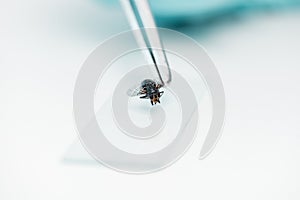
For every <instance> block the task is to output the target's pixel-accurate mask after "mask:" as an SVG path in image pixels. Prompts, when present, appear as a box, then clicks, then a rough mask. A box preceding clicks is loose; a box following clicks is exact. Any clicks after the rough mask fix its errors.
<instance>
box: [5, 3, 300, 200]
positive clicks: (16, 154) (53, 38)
mask: <svg viewBox="0 0 300 200" xmlns="http://www.w3.org/2000/svg"><path fill="white" fill-rule="evenodd" d="M111 21H114V26H110V24H111ZM119 21H120V25H118V22H119ZM299 23H300V13H299V11H294V12H293V13H277V14H276V13H274V14H270V15H261V16H257V17H255V18H249V19H244V20H240V21H238V22H235V23H232V24H226V25H225V26H224V27H220V28H216V30H214V31H213V32H212V33H211V34H210V35H209V36H206V38H203V37H200V36H199V37H198V36H197V34H195V32H194V33H193V36H194V37H195V38H196V39H197V40H198V41H200V42H201V43H202V44H203V45H204V46H205V47H206V48H207V50H208V52H209V54H210V55H211V56H212V58H213V59H214V60H215V63H216V65H217V66H218V69H219V71H220V74H221V76H222V78H223V81H224V86H225V89H226V95H227V105H228V106H227V120H226V125H225V127H224V133H223V137H222V138H221V140H220V141H219V143H218V145H217V148H216V149H215V150H214V152H213V153H212V154H211V155H210V156H209V157H208V158H206V159H205V160H203V161H198V160H197V156H198V153H199V150H200V147H199V146H197V145H193V146H192V148H191V149H190V151H189V152H188V153H187V154H186V156H184V157H183V158H182V159H181V160H180V161H179V162H177V163H176V164H175V165H173V166H172V167H170V168H168V169H167V170H164V171H161V172H158V173H155V174H149V175H143V176H132V175H126V174H120V173H117V172H114V171H111V170H107V169H106V168H103V167H99V166H98V165H92V164H91V165H87V164H84V163H80V164H79V163H76V164H70V163H65V162H62V157H63V155H64V153H65V151H66V150H67V148H68V147H69V145H70V144H71V143H72V142H73V140H74V139H75V138H76V133H75V129H74V124H73V118H72V91H73V84H74V81H75V78H76V74H77V71H78V70H79V67H80V64H81V63H82V61H83V60H84V59H85V58H86V56H87V55H88V54H89V52H90V50H91V49H93V48H94V47H95V46H96V44H98V43H99V42H100V41H102V40H103V39H105V38H107V37H108V36H110V35H111V34H113V33H118V32H119V31H122V30H125V29H127V28H128V26H127V25H126V24H125V21H124V17H123V16H122V15H121V14H118V13H117V11H114V10H109V9H104V8H101V7H100V6H98V5H97V4H95V2H93V1H91V2H89V1H79V0H76V1H69V2H66V1H49V2H46V1H44V2H42V1H36V2H34V1H24V2H23V1H7V2H2V3H1V6H0V55H1V56H0V92H1V93H0V95H1V97H0V158H1V161H0V164H1V166H0V169H1V170H0V199H5V200H10V199H30V200H34V199H51V200H52V199H74V200H75V199H132V200H134V199H145V200H148V199H149V200H150V199H151V200H153V199H232V200H233V199H251V200H252V199H264V200H265V199H272V200H275V199H299V198H300V192H299V191H300V183H299V182H300V181H299V179H300V174H299V173H300V172H299V167H300V156H299V154H300V136H299V132H300V131H299V130H300V128H299V119H300V117H299V113H300V105H299V101H300V94H299V91H300V79H299V76H300V69H299V65H300V60H299V52H300V45H299V44H300V37H299V35H300V26H299Z"/></svg>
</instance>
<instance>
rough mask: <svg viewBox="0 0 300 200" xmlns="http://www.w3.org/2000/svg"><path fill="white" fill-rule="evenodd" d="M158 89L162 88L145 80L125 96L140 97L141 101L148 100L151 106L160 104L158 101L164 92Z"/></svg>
mask: <svg viewBox="0 0 300 200" xmlns="http://www.w3.org/2000/svg"><path fill="white" fill-rule="evenodd" d="M160 88H162V85H161V84H158V83H157V82H155V81H153V80H151V79H145V80H143V81H142V82H141V84H140V86H138V87H137V88H136V89H133V90H131V89H129V90H128V92H127V94H128V95H129V96H140V98H141V99H150V103H151V105H154V104H156V103H160V100H159V99H160V97H161V96H162V95H163V93H164V91H159V89H160Z"/></svg>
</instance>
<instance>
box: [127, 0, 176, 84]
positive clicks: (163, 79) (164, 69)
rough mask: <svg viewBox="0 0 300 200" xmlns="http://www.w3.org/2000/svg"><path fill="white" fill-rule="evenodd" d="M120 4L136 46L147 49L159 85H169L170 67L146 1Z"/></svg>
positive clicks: (170, 78)
mask: <svg viewBox="0 0 300 200" xmlns="http://www.w3.org/2000/svg"><path fill="white" fill-rule="evenodd" d="M121 3H122V6H123V9H124V11H125V14H126V16H127V18H128V21H129V23H130V26H131V28H132V29H133V30H135V31H134V37H135V39H136V41H137V43H138V45H139V46H140V47H141V48H143V47H147V55H146V58H147V59H148V60H149V61H150V62H151V63H152V64H154V68H155V72H156V74H157V78H158V79H159V81H160V84H161V85H163V86H164V85H165V84H168V83H170V82H171V80H172V76H171V70H170V66H169V63H168V60H167V56H166V53H165V51H164V48H163V45H162V42H161V40H160V37H159V33H158V31H157V28H156V24H155V21H154V18H153V15H152V13H151V9H150V6H149V3H148V0H121ZM153 47H155V48H153Z"/></svg>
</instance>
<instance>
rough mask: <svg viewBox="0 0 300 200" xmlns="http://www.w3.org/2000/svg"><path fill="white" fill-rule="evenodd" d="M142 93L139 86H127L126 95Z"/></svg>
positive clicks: (131, 95)
mask: <svg viewBox="0 0 300 200" xmlns="http://www.w3.org/2000/svg"><path fill="white" fill-rule="evenodd" d="M141 94H143V93H142V88H141V87H140V86H138V85H137V86H133V87H132V88H129V89H128V90H127V95H128V96H130V97H134V96H139V95H141Z"/></svg>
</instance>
